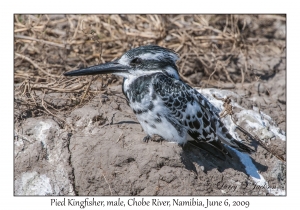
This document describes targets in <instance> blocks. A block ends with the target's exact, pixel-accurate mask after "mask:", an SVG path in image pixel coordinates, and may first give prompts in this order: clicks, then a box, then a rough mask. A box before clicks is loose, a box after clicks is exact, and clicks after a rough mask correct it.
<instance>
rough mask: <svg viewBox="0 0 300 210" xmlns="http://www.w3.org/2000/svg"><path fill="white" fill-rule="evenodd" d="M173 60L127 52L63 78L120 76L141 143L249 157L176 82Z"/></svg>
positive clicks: (156, 52)
mask: <svg viewBox="0 0 300 210" xmlns="http://www.w3.org/2000/svg"><path fill="white" fill-rule="evenodd" d="M177 60H178V55H177V54H176V53H175V52H174V51H172V50H170V49H166V48H163V47H159V46H154V45H148V46H141V47H138V48H135V49H131V50H129V51H128V52H126V53H125V54H124V55H122V56H121V57H120V58H119V59H117V60H114V61H112V62H108V63H105V64H100V65H96V66H91V67H88V68H85V69H79V70H75V71H71V72H67V73H65V74H64V75H65V76H80V75H94V74H107V73H112V74H115V75H118V76H122V77H123V78H124V79H123V87H122V90H123V93H124V95H125V96H126V98H127V100H128V101H129V105H130V107H131V108H132V110H133V112H134V114H136V117H137V119H138V121H139V122H140V124H141V126H142V127H143V130H144V131H145V132H146V133H147V136H146V137H144V139H143V140H144V141H148V140H149V139H150V138H151V137H152V136H153V135H154V134H156V135H159V136H160V137H161V138H163V139H165V140H167V141H171V142H177V143H178V144H180V145H183V144H185V143H187V141H190V140H195V141H194V143H193V144H194V145H196V146H200V147H201V148H203V149H205V150H208V151H211V150H210V149H208V148H212V149H213V150H214V151H221V153H222V154H223V156H224V154H226V155H228V156H229V157H231V155H230V154H229V153H228V150H227V149H226V147H224V145H223V144H226V145H229V146H230V147H233V148H235V149H237V150H239V151H241V152H248V153H250V152H251V151H253V150H252V149H250V148H249V147H247V146H246V145H244V144H243V143H241V142H239V141H237V140H235V139H234V138H233V137H232V136H231V135H230V133H229V132H228V130H227V128H226V127H225V126H224V124H223V123H222V122H221V120H220V117H219V114H218V110H217V109H216V108H215V107H214V106H213V105H212V104H211V103H210V102H209V101H208V100H207V99H206V98H205V97H204V96H203V95H201V94H200V93H199V92H198V91H196V90H195V89H193V88H192V87H190V86H189V85H187V84H185V83H184V82H183V81H182V80H181V79H180V77H179V74H178V70H177V67H176V64H175V62H176V61H177Z"/></svg>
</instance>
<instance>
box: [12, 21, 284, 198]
mask: <svg viewBox="0 0 300 210" xmlns="http://www.w3.org/2000/svg"><path fill="white" fill-rule="evenodd" d="M285 18H286V17H285V16H283V15H15V21H14V24H15V34H14V35H15V45H14V48H15V72H14V75H15V76H14V82H15V95H14V101H15V103H14V104H15V107H14V122H15V125H14V126H15V138H14V179H15V182H14V184H15V186H14V192H15V195H285V194H286V162H285V157H286V133H285V132H286V49H285V47H286V34H285V27H286V19H285ZM145 44H156V45H160V46H163V47H168V48H170V49H173V50H175V51H176V52H177V53H178V54H179V56H180V60H179V62H178V63H177V66H178V69H179V73H180V75H181V77H182V79H183V80H184V81H185V82H187V83H188V84H189V85H191V86H192V87H194V88H196V89H197V90H198V91H199V92H200V93H202V94H203V95H205V96H206V97H207V98H208V99H209V100H210V101H211V102H212V103H213V104H214V105H215V106H216V107H217V108H218V109H219V111H220V113H221V112H222V111H223V110H224V106H223V105H224V104H223V101H221V100H218V99H217V98H219V99H225V98H226V97H230V99H231V100H232V102H231V103H230V105H232V106H233V114H232V117H231V116H230V115H227V116H226V117H224V118H223V119H222V120H223V122H224V123H225V124H226V126H228V129H230V132H231V134H232V135H233V136H235V137H236V138H237V139H238V140H242V141H243V142H244V143H245V144H247V145H249V146H251V148H253V149H254V150H255V152H254V153H252V154H251V155H250V156H248V155H246V154H242V153H239V152H236V151H234V150H230V151H231V154H232V155H233V158H232V159H230V158H226V159H225V160H221V159H219V158H217V157H216V156H214V155H212V154H210V153H208V152H206V151H204V150H202V149H199V148H195V147H193V145H191V144H186V145H184V146H183V147H182V146H180V145H177V144H175V143H169V142H166V141H149V142H148V143H145V142H143V141H142V139H143V137H144V136H145V133H144V132H143V130H142V128H141V126H140V124H139V123H138V121H137V119H136V117H135V115H134V113H133V112H132V110H131V109H130V107H129V106H128V105H127V102H126V100H125V98H124V96H123V94H122V91H121V84H122V79H121V78H118V77H116V76H112V75H104V76H93V77H92V76H86V77H80V78H66V77H64V76H63V75H62V73H64V72H66V71H69V70H74V69H78V68H80V67H82V66H91V65H96V64H99V63H103V62H106V61H110V60H112V59H115V58H117V57H119V56H120V55H122V54H123V53H124V52H126V51H127V50H129V49H131V48H132V47H137V46H141V45H145ZM213 94H214V95H215V96H216V97H217V98H216V97H214V96H213ZM237 125H238V126H237ZM239 128H242V130H245V131H246V133H245V132H244V133H243V132H242V131H241V129H239Z"/></svg>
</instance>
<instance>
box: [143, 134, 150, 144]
mask: <svg viewBox="0 0 300 210" xmlns="http://www.w3.org/2000/svg"><path fill="white" fill-rule="evenodd" d="M149 139H151V136H149V135H147V136H145V137H144V138H143V142H146V143H148V141H149Z"/></svg>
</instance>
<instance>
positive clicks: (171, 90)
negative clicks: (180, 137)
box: [153, 73, 251, 156]
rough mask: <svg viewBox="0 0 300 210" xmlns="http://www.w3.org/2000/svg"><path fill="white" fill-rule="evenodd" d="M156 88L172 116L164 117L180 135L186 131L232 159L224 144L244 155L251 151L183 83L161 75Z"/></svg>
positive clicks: (209, 105)
mask: <svg viewBox="0 0 300 210" xmlns="http://www.w3.org/2000/svg"><path fill="white" fill-rule="evenodd" d="M153 88H154V90H155V91H156V94H158V95H160V97H161V99H162V100H163V102H164V104H165V106H166V107H168V109H169V116H165V117H166V118H167V119H168V121H169V122H170V123H172V124H173V126H174V127H176V128H178V129H177V130H178V132H182V133H183V132H184V131H186V132H187V133H188V134H189V136H190V137H192V138H193V139H194V140H196V142H199V143H200V142H201V143H200V145H203V143H206V144H208V145H209V146H211V147H213V148H215V149H217V150H218V151H220V152H222V153H223V154H226V155H228V156H230V154H229V152H228V151H227V149H226V148H225V146H224V144H227V145H229V146H231V147H233V148H235V149H238V150H239V151H242V152H250V151H251V149H250V148H248V147H247V146H246V145H244V144H242V143H240V142H239V141H237V140H235V139H234V138H233V137H232V136H231V135H230V134H229V132H228V130H227V128H226V127H225V125H224V124H223V123H222V122H221V121H220V118H219V115H218V110H217V109H216V108H215V107H214V106H213V105H212V104H211V103H210V102H209V101H208V100H207V99H206V98H205V97H204V96H202V95H201V94H200V93H199V92H198V91H196V90H195V89H193V88H192V87H190V86H188V85H187V84H185V83H183V82H182V81H180V80H176V79H174V78H171V77H168V76H166V75H164V74H162V73H158V74H156V76H155V78H154V80H153Z"/></svg>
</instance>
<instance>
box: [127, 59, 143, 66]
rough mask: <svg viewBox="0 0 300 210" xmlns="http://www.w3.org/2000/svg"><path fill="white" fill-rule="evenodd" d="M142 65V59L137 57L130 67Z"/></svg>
mask: <svg viewBox="0 0 300 210" xmlns="http://www.w3.org/2000/svg"><path fill="white" fill-rule="evenodd" d="M141 63H142V59H141V58H139V57H136V58H134V59H133V60H132V61H131V62H130V65H137V64H141Z"/></svg>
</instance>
